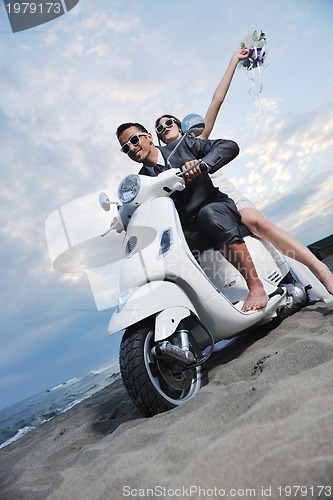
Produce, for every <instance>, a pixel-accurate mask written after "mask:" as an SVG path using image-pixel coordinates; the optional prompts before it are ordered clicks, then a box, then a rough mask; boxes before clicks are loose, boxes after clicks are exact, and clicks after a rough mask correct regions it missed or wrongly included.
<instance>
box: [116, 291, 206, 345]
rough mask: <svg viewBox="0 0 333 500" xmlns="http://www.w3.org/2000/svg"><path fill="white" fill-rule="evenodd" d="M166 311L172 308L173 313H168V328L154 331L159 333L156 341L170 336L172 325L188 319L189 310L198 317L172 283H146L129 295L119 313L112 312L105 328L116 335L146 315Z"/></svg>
mask: <svg viewBox="0 0 333 500" xmlns="http://www.w3.org/2000/svg"><path fill="white" fill-rule="evenodd" d="M170 308H174V311H172V313H171V314H168V320H169V321H168V323H169V326H168V327H166V328H162V329H159V328H158V329H157V331H158V332H159V334H158V337H159V339H158V340H161V339H163V338H166V337H167V336H169V335H171V333H173V331H171V330H172V326H173V325H174V327H175V328H176V327H177V324H176V321H178V322H179V321H181V319H183V318H185V317H186V316H188V315H189V314H190V312H189V311H191V312H192V313H193V314H195V315H196V316H198V314H197V312H196V310H195V308H194V306H193V304H192V302H191V301H190V299H189V298H188V297H187V295H186V294H185V292H184V291H183V290H182V289H181V288H180V287H179V286H178V285H176V284H175V283H171V282H169V281H153V282H152V283H146V284H145V285H143V286H141V287H140V288H138V289H137V290H135V291H134V292H133V293H132V295H131V296H130V297H129V299H128V300H127V302H126V303H125V305H124V306H123V307H122V309H121V310H120V311H117V310H116V311H115V312H114V313H113V315H112V317H111V319H110V322H109V327H108V331H109V334H110V335H112V334H113V333H117V332H119V331H121V330H124V329H125V328H128V327H129V326H130V325H134V324H135V323H138V322H139V321H142V320H143V319H145V318H148V317H149V316H153V315H154V314H158V313H160V312H161V311H164V310H166V309H170ZM163 319H165V318H163V315H162V317H161V318H160V320H157V324H161V322H162V320H163ZM172 320H174V321H172ZM160 337H161V338H160Z"/></svg>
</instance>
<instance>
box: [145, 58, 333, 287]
mask: <svg viewBox="0 0 333 500" xmlns="http://www.w3.org/2000/svg"><path fill="white" fill-rule="evenodd" d="M248 55H249V49H248V48H244V49H240V50H237V51H235V53H234V54H233V56H232V58H231V60H230V63H229V65H228V68H227V70H226V72H225V74H224V76H223V78H222V79H221V81H220V83H219V84H218V86H217V88H216V90H215V92H214V94H213V98H212V101H211V103H210V105H209V108H208V110H207V113H206V116H205V130H204V132H203V133H202V135H201V136H200V137H201V138H202V139H208V137H209V135H210V133H211V131H212V129H213V126H214V123H215V121H216V117H217V114H218V112H219V110H220V107H221V105H222V103H223V101H224V99H225V96H226V94H227V92H228V89H229V86H230V83H231V80H232V78H233V75H234V73H235V70H236V68H237V65H238V63H239V61H241V60H244V59H246V58H247V57H248ZM155 130H156V133H157V136H158V140H159V142H160V144H161V142H162V143H164V144H169V143H170V142H172V141H175V140H177V139H179V138H180V137H181V135H182V132H181V122H180V120H179V119H178V118H176V117H174V116H172V115H167V114H166V115H163V116H161V117H160V118H158V119H157V120H156V122H155ZM212 178H213V179H214V178H215V179H216V181H215V185H217V186H218V187H219V189H220V190H221V191H222V192H224V193H226V194H227V195H228V196H229V197H230V198H232V199H233V200H234V202H235V203H236V206H237V208H238V210H239V212H240V214H241V216H242V222H243V224H244V225H245V226H246V227H247V228H248V229H249V230H250V231H251V232H252V233H253V234H255V235H256V236H258V237H259V238H262V239H264V240H267V241H269V242H270V243H272V245H274V246H275V247H276V248H277V249H278V250H279V251H280V252H281V253H283V254H285V255H288V256H289V257H292V258H294V259H296V260H298V261H299V262H302V263H303V264H305V265H306V266H307V267H308V268H309V269H311V270H312V271H313V272H315V273H316V274H317V275H318V278H319V279H320V281H321V282H322V283H323V285H324V286H325V287H326V289H327V290H328V292H329V293H331V294H333V274H332V273H331V271H330V270H329V268H328V267H327V266H326V265H325V264H324V263H323V262H321V261H320V260H318V259H317V257H315V255H314V254H313V253H312V252H311V251H310V250H309V249H308V248H307V247H306V246H304V245H303V244H302V243H301V242H300V241H298V240H297V239H296V238H294V237H293V236H292V235H290V234H289V233H287V232H286V231H284V230H283V229H281V228H279V227H278V226H276V225H275V224H273V223H272V222H270V221H269V220H267V219H266V218H265V217H264V215H263V214H262V213H261V212H259V210H258V209H256V208H255V206H254V205H253V203H252V202H251V201H250V200H248V199H247V198H245V197H244V196H243V195H242V194H241V193H240V192H239V191H238V189H237V188H236V187H235V186H234V185H233V184H232V183H231V182H230V181H229V180H228V179H226V177H224V175H223V174H222V173H221V172H220V171H219V172H217V173H216V174H213V175H212Z"/></svg>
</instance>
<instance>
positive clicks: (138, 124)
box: [116, 122, 148, 139]
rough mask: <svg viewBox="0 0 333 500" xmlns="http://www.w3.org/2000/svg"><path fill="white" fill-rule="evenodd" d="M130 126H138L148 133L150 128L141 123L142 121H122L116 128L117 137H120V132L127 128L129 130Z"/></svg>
mask: <svg viewBox="0 0 333 500" xmlns="http://www.w3.org/2000/svg"><path fill="white" fill-rule="evenodd" d="M130 127H136V128H137V129H139V130H141V132H144V133H145V134H148V130H147V129H146V128H145V127H144V126H143V125H141V123H131V122H129V123H122V124H121V125H119V127H118V128H117V130H116V136H117V139H119V136H120V134H122V133H123V132H124V131H125V130H127V129H128V128H130Z"/></svg>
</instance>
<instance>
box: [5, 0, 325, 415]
mask: <svg viewBox="0 0 333 500" xmlns="http://www.w3.org/2000/svg"><path fill="white" fill-rule="evenodd" d="M332 21H333V2H332V1H331V0H297V1H296V0H294V1H290V0H287V1H285V0H270V2H262V3H261V4H260V5H259V4H258V3H257V2H253V1H247V0H234V1H233V2H230V1H227V0H206V1H205V2H202V1H199V0H169V1H168V2H160V1H158V2H157V1H156V0H141V1H140V2H128V1H126V2H125V1H124V0H94V1H93V2H92V1H91V0H80V2H79V3H78V5H77V6H76V7H75V8H74V9H73V10H71V11H70V12H68V13H67V14H65V15H64V16H61V17H59V18H58V19H55V20H54V21H52V22H49V23H47V24H44V25H41V26H39V27H35V28H32V29H28V30H25V31H22V32H18V33H12V31H11V27H10V24H9V21H8V18H7V15H6V12H5V9H4V5H3V3H2V2H1V4H0V55H1V62H0V65H1V93H0V125H1V155H0V167H1V184H0V192H1V211H0V220H1V223H0V231H1V247H0V263H1V284H2V285H1V305H2V307H1V311H0V321H1V323H0V338H1V351H0V408H1V407H5V406H8V405H10V404H12V403H14V402H16V401H19V400H21V399H24V398H26V397H28V396H30V395H33V394H36V393H38V392H40V391H42V390H44V389H47V388H50V387H52V386H53V385H56V384H58V383H60V382H63V381H65V380H68V379H69V378H72V377H75V376H77V375H80V374H81V373H83V372H85V371H87V370H89V369H93V368H95V367H97V366H99V365H101V364H102V363H105V362H108V360H110V359H111V358H114V357H116V356H117V355H118V353H117V350H118V345H119V340H120V338H119V336H117V335H116V336H114V337H109V336H108V335H107V325H108V321H109V316H110V310H104V311H100V312H97V311H96V307H95V302H94V299H93V295H92V293H91V290H90V286H89V282H88V280H87V277H86V276H85V275H83V276H76V275H75V276H74V275H71V276H67V275H63V274H60V273H57V272H56V271H54V270H53V269H52V267H51V264H50V258H49V254H48V249H47V245H46V238H45V229H44V224H45V220H46V218H47V217H48V215H49V214H50V213H52V212H53V211H54V210H56V209H57V208H58V207H61V206H63V205H65V204H68V203H71V202H72V201H73V200H77V199H78V198H80V197H82V196H87V195H90V194H91V193H95V192H96V193H98V192H99V191H101V190H105V189H107V188H109V192H110V191H112V189H115V188H116V186H117V184H118V182H119V181H120V180H121V178H122V177H123V176H124V175H125V174H127V173H130V172H131V171H133V164H132V163H131V162H130V160H128V158H126V157H125V155H122V154H121V153H120V152H119V147H118V143H117V141H116V139H115V135H114V131H115V129H116V127H117V126H118V125H119V124H120V123H122V122H124V121H140V122H142V123H144V124H145V125H146V126H147V127H148V128H150V129H153V124H154V120H155V117H157V116H159V115H161V114H163V113H171V114H175V115H177V116H179V117H183V116H184V115H186V114H187V113H190V112H195V113H199V114H202V115H204V114H205V111H206V109H207V106H208V104H209V102H210V99H211V96H212V93H213V91H214V88H215V86H216V85H217V83H218V81H219V79H220V78H221V76H222V74H223V72H224V70H225V69H226V66H227V64H228V62H229V60H230V57H231V55H232V53H233V51H234V50H235V49H236V48H238V46H239V44H240V42H241V41H242V38H243V34H244V33H245V32H246V31H248V30H250V31H252V30H254V29H258V30H260V29H262V30H263V31H265V33H266V35H267V42H268V51H269V54H268V65H267V66H266V68H265V69H264V70H263V90H262V93H261V94H260V96H259V99H257V98H255V99H252V98H251V96H250V94H249V89H250V79H249V78H248V74H247V72H246V70H244V69H237V72H236V75H235V77H234V80H233V83H232V86H231V88H230V91H229V93H228V96H227V99H226V101H225V103H224V105H223V109H222V110H221V114H220V116H219V118H218V121H217V123H216V125H215V128H214V130H213V133H212V137H213V138H219V137H223V138H230V139H233V140H235V141H237V142H238V144H239V146H240V148H241V154H240V155H239V156H238V157H237V158H236V160H234V161H233V162H232V163H230V164H229V165H228V166H227V167H226V168H225V171H224V173H225V174H226V175H227V176H228V177H229V178H230V179H231V180H232V181H233V182H235V184H237V185H238V187H239V188H240V189H241V191H242V192H243V193H244V194H246V195H247V196H249V197H250V198H251V199H252V201H254V202H255V203H256V204H257V206H258V208H260V209H261V210H262V211H263V212H264V213H265V215H266V216H267V217H269V218H270V219H271V220H273V221H274V222H276V223H278V224H279V225H281V226H282V227H284V228H285V229H287V230H289V231H290V232H291V233H292V234H294V235H295V236H297V237H298V238H299V239H300V240H301V241H302V242H303V243H305V244H309V243H312V242H313V241H316V240H318V239H320V238H322V237H325V236H327V235H329V234H331V233H332V232H333V223H332V215H333V196H332V191H333V188H332V185H333V169H332V161H333V160H332V158H333V155H332V153H333V98H332V88H333V60H332V56H331V45H332ZM134 167H135V166H134ZM134 171H136V168H135V169H134ZM111 194H112V193H111ZM99 210H100V209H99V207H98V204H96V214H97V213H98V214H100V212H99ZM83 222H84V221H82V223H83Z"/></svg>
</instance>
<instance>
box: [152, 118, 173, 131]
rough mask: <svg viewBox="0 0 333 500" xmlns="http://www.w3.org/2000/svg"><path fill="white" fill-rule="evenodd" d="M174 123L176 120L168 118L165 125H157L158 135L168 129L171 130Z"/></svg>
mask: <svg viewBox="0 0 333 500" xmlns="http://www.w3.org/2000/svg"><path fill="white" fill-rule="evenodd" d="M174 122H175V119H174V118H168V119H167V120H165V122H164V123H160V125H157V127H156V128H155V130H156V133H157V134H162V133H163V132H164V130H165V129H166V128H171V127H172V125H173V124H174Z"/></svg>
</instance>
